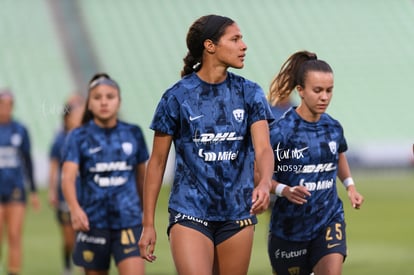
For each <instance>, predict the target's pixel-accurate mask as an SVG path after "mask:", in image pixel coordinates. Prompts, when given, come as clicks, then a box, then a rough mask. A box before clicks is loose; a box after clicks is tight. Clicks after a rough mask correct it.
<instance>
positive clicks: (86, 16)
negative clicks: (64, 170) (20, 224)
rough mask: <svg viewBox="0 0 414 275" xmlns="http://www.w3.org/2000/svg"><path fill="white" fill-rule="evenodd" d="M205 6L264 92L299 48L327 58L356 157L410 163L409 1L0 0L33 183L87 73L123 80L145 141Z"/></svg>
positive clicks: (0, 28)
mask: <svg viewBox="0 0 414 275" xmlns="http://www.w3.org/2000/svg"><path fill="white" fill-rule="evenodd" d="M68 2H70V3H71V4H68ZM56 7H58V8H60V10H58V11H59V12H57V10H56ZM209 13H216V14H222V15H226V16H229V17H231V18H233V19H235V20H236V22H237V23H238V24H239V26H240V27H241V30H242V32H243V34H244V39H245V42H246V43H247V45H248V47H249V49H248V52H247V59H246V63H245V68H244V69H243V70H240V71H237V73H240V74H242V75H244V76H246V77H247V78H250V79H252V80H254V81H256V82H258V83H259V84H260V85H261V86H262V87H263V89H264V90H265V91H267V88H268V85H269V83H270V80H271V78H272V76H273V75H274V74H275V73H276V72H277V71H278V70H279V68H280V66H281V64H282V62H283V61H284V60H286V58H287V57H288V56H289V55H290V54H292V53H293V52H295V51H297V50H302V49H307V50H310V51H314V52H316V53H317V54H318V56H319V58H320V59H324V60H326V61H328V63H330V64H331V65H332V67H333V69H334V71H335V76H336V78H335V92H334V94H335V95H334V98H333V102H332V104H331V107H330V109H329V110H328V112H329V113H330V114H331V115H332V116H334V117H335V118H337V119H338V120H339V121H341V123H342V125H343V126H344V128H345V134H346V136H347V140H348V143H349V146H350V150H349V156H350V160H351V165H355V166H362V167H369V168H371V167H373V168H375V167H410V166H412V165H413V163H412V155H413V154H412V144H413V142H414V140H413V137H414V127H413V126H412V125H413V119H414V115H413V113H412V103H413V102H414V93H413V92H412V91H411V90H410V88H411V82H410V80H411V79H412V65H413V64H414V52H413V51H412V48H411V47H412V45H413V42H414V28H413V27H412V22H413V18H414V2H413V1H411V0H399V1H388V0H367V1H359V0H348V1H339V0H333V1H332V0H318V1H299V0H261V1H249V0H236V1H226V0H225V1H220V0H210V1H201V0H195V1H188V0H174V1H165V0H153V1H145V0H123V1H109V0H88V1H80V0H76V1H75V0H73V1H64V0H36V1H31V0H21V1H12V0H1V3H0V22H1V24H0V35H1V41H2V42H1V43H0V86H8V87H10V88H12V90H13V91H14V92H15V94H16V98H17V99H16V100H17V102H16V110H15V117H16V118H17V119H19V120H21V121H23V122H24V123H26V124H27V125H28V127H29V130H30V133H31V136H32V143H33V152H34V153H35V155H36V168H37V169H36V175H37V178H38V179H39V181H40V182H43V183H44V182H45V175H46V174H47V165H46V162H47V153H48V147H49V145H50V143H51V141H52V137H53V134H54V132H55V131H56V129H58V127H59V125H60V118H61V112H62V104H63V101H64V100H65V98H66V97H67V96H68V95H69V94H70V93H71V92H73V91H81V92H83V93H85V92H86V89H85V79H89V78H90V76H91V75H85V74H89V73H90V74H92V73H93V71H94V70H96V71H106V72H108V73H109V74H110V75H111V76H112V77H113V78H115V79H116V80H118V81H119V83H120V85H121V89H122V100H123V105H122V117H123V118H125V119H126V120H129V121H131V122H134V123H138V124H140V125H141V126H142V128H143V129H144V130H145V135H146V138H147V142H148V146H149V147H150V146H151V145H152V132H151V131H150V130H149V129H148V125H149V123H150V120H151V118H152V113H153V111H154V108H155V106H156V104H157V102H158V100H159V98H160V96H161V94H162V92H163V91H164V90H165V89H166V88H167V87H169V86H170V85H172V84H173V83H174V82H175V81H176V80H177V79H178V77H179V72H180V70H181V66H182V58H183V56H184V54H185V52H186V48H185V35H186V32H187V29H188V27H189V25H190V24H191V23H192V22H193V21H194V20H195V19H196V18H198V17H199V16H201V15H204V14H209ZM79 18H80V19H82V20H79ZM75 23H76V24H75ZM65 28H66V32H65V31H64V30H65ZM68 29H69V31H67V30H68ZM80 33H81V34H83V36H82V35H78V34H80ZM68 45H70V46H69V47H68ZM79 75H81V76H79Z"/></svg>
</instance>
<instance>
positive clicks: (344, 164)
mask: <svg viewBox="0 0 414 275" xmlns="http://www.w3.org/2000/svg"><path fill="white" fill-rule="evenodd" d="M338 178H339V179H340V180H341V182H342V184H343V185H344V186H345V188H346V190H347V192H348V198H349V200H350V201H351V205H352V207H353V208H355V209H359V208H360V207H361V205H362V203H363V202H364V197H363V196H362V195H361V194H360V193H358V191H357V190H356V187H355V183H354V180H353V179H352V175H351V169H350V168H349V164H348V160H347V158H346V155H345V153H344V152H342V153H339V161H338Z"/></svg>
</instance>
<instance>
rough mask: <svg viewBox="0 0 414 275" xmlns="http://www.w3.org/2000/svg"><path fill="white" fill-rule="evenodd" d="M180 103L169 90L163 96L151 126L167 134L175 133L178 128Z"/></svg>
mask: <svg viewBox="0 0 414 275" xmlns="http://www.w3.org/2000/svg"><path fill="white" fill-rule="evenodd" d="M179 110H180V105H179V103H178V101H177V99H176V98H175V97H174V96H173V95H172V94H171V93H169V92H166V93H165V94H164V95H163V97H162V98H161V100H160V102H159V103H158V106H157V108H156V110H155V113H154V117H153V120H152V122H151V125H150V128H151V129H152V130H154V131H158V132H162V133H165V134H167V135H171V136H172V135H174V133H175V132H176V130H177V121H178V118H179Z"/></svg>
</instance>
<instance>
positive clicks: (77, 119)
mask: <svg viewBox="0 0 414 275" xmlns="http://www.w3.org/2000/svg"><path fill="white" fill-rule="evenodd" d="M83 105H84V99H83V98H82V97H81V96H80V95H73V96H71V97H70V98H69V99H68V100H67V102H66V103H65V106H64V109H63V129H62V130H60V131H59V132H58V134H57V135H56V137H55V139H54V141H53V144H52V147H51V150H50V161H49V203H50V204H51V205H52V206H53V207H54V208H55V209H56V217H57V221H58V223H59V226H60V230H61V233H62V238H63V246H62V249H63V251H62V252H63V263H64V272H63V274H64V275H66V274H71V273H72V272H71V270H72V261H71V255H72V251H73V246H74V243H75V231H74V230H73V227H72V224H71V220H70V214H69V207H68V205H67V203H66V201H65V199H64V198H63V194H62V185H61V164H62V148H63V145H64V142H65V138H66V136H67V134H68V133H69V131H71V130H72V129H74V128H75V127H78V126H79V125H80V123H81V120H82V114H83Z"/></svg>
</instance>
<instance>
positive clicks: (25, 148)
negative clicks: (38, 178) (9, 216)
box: [21, 129, 40, 210]
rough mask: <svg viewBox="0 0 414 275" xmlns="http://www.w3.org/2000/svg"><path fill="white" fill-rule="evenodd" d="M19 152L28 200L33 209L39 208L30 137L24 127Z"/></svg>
mask: <svg viewBox="0 0 414 275" xmlns="http://www.w3.org/2000/svg"><path fill="white" fill-rule="evenodd" d="M21 152H22V158H23V162H24V169H25V173H26V178H27V180H28V181H29V186H30V201H31V203H32V206H33V208H34V209H35V210H39V209H40V200H39V198H38V196H37V188H36V183H35V180H34V173H33V160H32V155H31V146H30V138H29V133H28V132H27V130H26V129H24V132H23V142H22V145H21Z"/></svg>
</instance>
